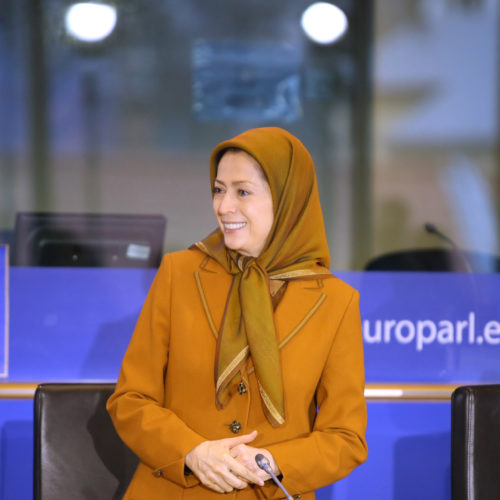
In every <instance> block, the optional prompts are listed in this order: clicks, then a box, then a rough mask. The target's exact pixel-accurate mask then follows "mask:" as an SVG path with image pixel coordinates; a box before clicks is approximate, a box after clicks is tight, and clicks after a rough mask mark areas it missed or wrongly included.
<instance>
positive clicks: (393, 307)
mask: <svg viewBox="0 0 500 500" xmlns="http://www.w3.org/2000/svg"><path fill="white" fill-rule="evenodd" d="M338 275H339V277H341V278H343V279H345V280H346V281H347V282H349V283H351V284H352V285H353V286H354V287H355V288H357V289H358V290H359V291H360V293H361V313H362V316H363V319H364V321H363V330H364V331H363V335H364V341H365V363H366V379H367V381H368V382H437V383H462V382H465V381H467V382H495V381H497V380H499V379H500V364H499V363H498V358H499V355H500V274H465V273H463V274H460V273H406V272H404V273H403V272H401V273H399V272H396V273H390V272H368V273H361V272H357V273H356V272H348V273H338Z"/></svg>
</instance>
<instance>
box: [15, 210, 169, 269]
mask: <svg viewBox="0 0 500 500" xmlns="http://www.w3.org/2000/svg"><path fill="white" fill-rule="evenodd" d="M166 223H167V221H166V218H165V217H164V216H163V215H121V214H87V213H85V214H75V213H48V212H19V213H18V214H17V215H16V225H15V231H14V249H13V256H12V257H13V259H12V260H13V264H14V265H17V266H66V267H75V266H76V267H158V266H159V265H160V261H161V257H162V253H163V239H164V235H165V228H166Z"/></svg>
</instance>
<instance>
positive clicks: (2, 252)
mask: <svg viewBox="0 0 500 500" xmlns="http://www.w3.org/2000/svg"><path fill="white" fill-rule="evenodd" d="M8 248H9V247H7V246H6V245H0V378H3V377H7V372H8V356H9V353H8V335H9V324H8V318H9V314H8V307H9V289H8V272H9V269H8V265H9V263H8Z"/></svg>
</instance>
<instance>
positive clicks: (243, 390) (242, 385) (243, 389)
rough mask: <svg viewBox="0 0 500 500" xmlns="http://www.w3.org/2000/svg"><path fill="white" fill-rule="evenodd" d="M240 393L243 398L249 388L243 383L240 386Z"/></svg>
mask: <svg viewBox="0 0 500 500" xmlns="http://www.w3.org/2000/svg"><path fill="white" fill-rule="evenodd" d="M238 392H239V393H240V394H241V395H242V396H243V394H246V393H247V386H246V385H245V384H244V383H243V382H240V384H239V385H238Z"/></svg>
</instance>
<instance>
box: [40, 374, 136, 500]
mask: <svg viewBox="0 0 500 500" xmlns="http://www.w3.org/2000/svg"><path fill="white" fill-rule="evenodd" d="M113 390H114V385H113V384H42V385H39V386H38V388H37V390H36V392H35V416H34V424H35V429H34V433H35V456H34V461H35V463H34V475H35V477H34V498H35V500H67V499H68V498H71V499H72V500H80V499H81V500H84V499H85V500H87V499H92V500H100V499H103V500H104V499H106V500H110V499H119V498H122V497H123V494H124V493H125V490H126V488H127V486H128V483H129V482H130V479H131V478H132V475H133V472H134V470H135V468H136V466H137V458H136V456H135V455H134V454H133V453H132V452H131V451H130V450H129V449H128V448H127V447H126V446H125V445H124V444H123V442H122V441H121V439H120V438H119V437H118V434H116V431H115V429H114V427H113V424H112V422H111V419H110V417H109V415H108V413H107V411H106V407H105V405H106V401H107V399H108V398H109V396H110V395H111V393H112V392H113Z"/></svg>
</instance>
